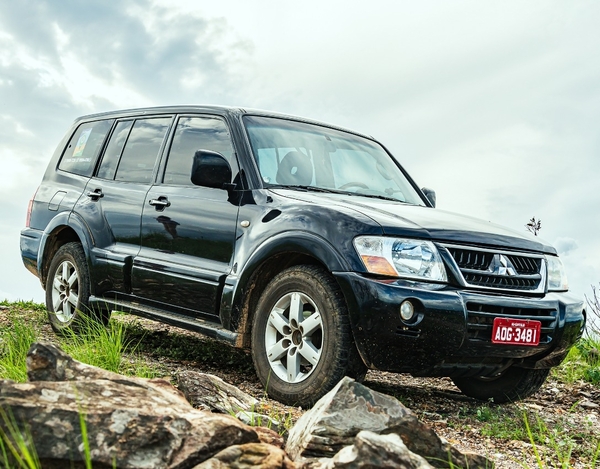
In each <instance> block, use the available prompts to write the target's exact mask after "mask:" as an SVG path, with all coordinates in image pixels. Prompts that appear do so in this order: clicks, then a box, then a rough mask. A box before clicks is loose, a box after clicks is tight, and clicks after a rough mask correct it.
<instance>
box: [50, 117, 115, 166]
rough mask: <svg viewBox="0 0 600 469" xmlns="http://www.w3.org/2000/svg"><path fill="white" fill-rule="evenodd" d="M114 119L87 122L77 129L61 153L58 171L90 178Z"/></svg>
mask: <svg viewBox="0 0 600 469" xmlns="http://www.w3.org/2000/svg"><path fill="white" fill-rule="evenodd" d="M113 122H114V119H110V120H102V121H95V122H87V123H85V124H81V125H80V126H79V127H77V130H76V131H75V133H74V134H73V136H72V137H71V140H69V144H68V145H67V148H66V149H65V152H64V153H63V156H62V158H61V160H60V163H59V165H58V169H60V170H61V171H66V172H68V173H74V174H79V175H80V176H91V175H92V173H93V172H94V166H95V165H96V159H97V158H98V155H99V153H100V150H101V148H102V145H103V144H104V140H106V136H107V134H108V131H109V130H110V128H111V127H112V124H113Z"/></svg>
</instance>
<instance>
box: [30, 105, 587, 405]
mask: <svg viewBox="0 0 600 469" xmlns="http://www.w3.org/2000/svg"><path fill="white" fill-rule="evenodd" d="M434 206H435V194H434V192H433V191H431V190H426V189H423V190H421V189H419V188H418V186H417V185H416V184H415V183H414V181H413V180H412V179H411V178H410V176H409V175H408V174H407V173H406V172H405V171H404V169H403V168H402V167H401V165H400V164H399V163H398V162H397V161H396V160H395V159H394V157H392V155H390V154H389V152H388V151H387V150H386V149H385V147H383V146H382V145H381V144H380V143H378V142H377V141H376V140H374V139H373V138H371V137H368V136H365V135H361V134H359V133H356V132H352V131H348V130H344V129H340V128H337V127H334V126H332V125H327V124H322V123H318V122H312V121H308V120H305V119H300V118H296V117H291V116H284V115H279V114H274V113H269V112H263V111H253V110H244V109H238V108H225V107H216V106H181V107H164V108H149V109H137V110H128V111H119V112H111V113H106V114H96V115H92V116H86V117H82V118H79V119H77V120H76V121H75V122H74V123H73V125H72V127H71V128H70V129H69V131H68V132H67V134H66V135H65V137H64V139H63V140H62V141H61V142H60V144H59V146H58V148H57V150H56V152H55V153H54V156H53V157H52V159H51V161H50V164H49V165H48V169H47V171H46V173H45V175H44V178H43V181H42V183H41V185H40V187H39V189H38V190H37V192H36V194H35V196H34V198H33V199H32V201H31V204H30V207H29V212H28V222H27V228H25V229H24V230H23V231H22V233H21V252H22V257H23V261H24V263H25V266H26V267H27V268H28V269H29V270H30V271H31V272H33V273H34V274H35V275H36V276H38V277H39V278H40V280H41V282H42V285H43V287H44V288H45V290H46V303H47V308H48V312H49V320H50V323H51V324H52V327H53V328H54V329H55V330H56V331H57V332H60V331H62V330H64V329H65V328H73V329H76V327H77V323H78V319H79V318H80V317H81V316H82V315H85V316H86V317H89V318H93V319H94V320H98V321H102V322H106V321H107V320H108V317H109V315H110V312H111V311H112V310H121V311H128V312H131V313H134V314H138V315H142V316H145V317H148V318H152V319H156V320H158V321H163V322H166V323H170V324H174V325H177V326H180V327H184V328H187V329H191V330H195V331H198V332H201V333H203V334H206V335H209V336H211V337H215V338H217V339H221V340H225V341H227V342H229V343H231V344H232V345H234V346H236V347H244V348H249V349H251V350H252V354H253V358H254V363H255V366H256V371H257V374H258V376H259V377H260V379H261V380H262V382H263V383H264V385H265V386H266V387H267V390H268V392H269V394H270V395H271V396H272V397H274V398H276V399H278V400H280V401H282V402H286V403H289V404H295V405H310V404H311V403H313V402H314V401H316V400H317V399H318V398H319V397H321V396H322V395H323V394H324V393H325V392H327V391H328V390H329V389H331V388H332V387H333V386H334V385H335V384H336V383H337V382H338V380H339V379H340V378H341V377H343V376H344V375H348V376H351V377H354V378H356V379H359V380H360V379H362V378H363V377H364V376H365V373H366V371H367V369H368V368H373V369H380V370H388V371H395V372H408V373H412V374H413V375H416V376H449V377H451V378H452V379H453V380H454V382H455V383H456V385H457V386H458V387H459V388H460V389H461V390H462V391H463V392H464V393H465V394H467V395H469V396H472V397H475V398H478V399H493V400H494V401H495V402H506V401H512V400H515V399H520V398H524V397H527V396H529V395H531V394H532V393H534V392H535V391H536V390H537V389H539V387H540V386H541V385H542V383H543V382H544V380H545V379H546V377H547V376H548V373H549V370H550V369H551V367H553V366H556V365H558V364H559V363H560V362H561V361H562V360H563V359H564V357H565V356H566V354H567V352H568V351H569V348H570V347H571V346H572V345H573V344H574V343H575V342H576V341H577V339H578V338H579V337H580V336H581V333H582V331H583V328H584V324H585V311H584V309H583V303H582V301H580V300H578V299H574V298H573V297H571V296H570V295H569V294H568V292H567V290H568V286H567V281H566V277H565V274H564V271H563V267H562V264H561V262H560V260H559V259H558V257H557V255H556V251H555V250H554V249H553V248H552V247H551V246H549V245H547V244H544V243H542V242H541V241H539V240H538V239H537V238H534V237H533V236H529V235H526V234H525V233H518V232H515V231H511V230H508V229H505V228H502V227H499V226H496V225H493V224H491V223H487V222H483V221H479V220H476V219H473V218H469V217H465V216H461V215H456V214H452V213H448V212H444V211H441V210H438V209H435V208H434Z"/></svg>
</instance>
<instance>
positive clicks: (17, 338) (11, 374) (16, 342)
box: [0, 314, 38, 382]
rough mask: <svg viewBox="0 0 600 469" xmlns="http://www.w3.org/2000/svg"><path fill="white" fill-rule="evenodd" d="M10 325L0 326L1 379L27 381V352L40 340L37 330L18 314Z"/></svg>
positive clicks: (10, 319) (14, 315) (13, 315)
mask: <svg viewBox="0 0 600 469" xmlns="http://www.w3.org/2000/svg"><path fill="white" fill-rule="evenodd" d="M9 321H10V323H9V324H8V325H0V377H1V378H5V379H12V380H14V381H18V382H24V381H26V380H27V367H26V364H25V359H26V357H27V351H28V350H29V347H30V346H31V344H32V343H33V342H35V341H36V340H37V339H38V331H37V330H36V328H35V327H34V326H33V325H32V324H30V323H28V322H25V321H24V320H23V318H22V317H19V316H18V315H16V314H9Z"/></svg>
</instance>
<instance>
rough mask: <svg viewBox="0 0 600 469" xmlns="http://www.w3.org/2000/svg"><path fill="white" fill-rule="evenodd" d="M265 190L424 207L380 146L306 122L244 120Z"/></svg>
mask: <svg viewBox="0 0 600 469" xmlns="http://www.w3.org/2000/svg"><path fill="white" fill-rule="evenodd" d="M244 123H245V125H246V129H247V131H248V136H249V138H250V144H251V146H252V151H253V152H254V158H255V159H256V163H257V165H258V168H259V170H260V174H261V177H262V179H263V182H264V183H265V187H289V188H296V189H303V190H315V191H324V192H339V193H344V194H351V195H361V196H366V197H377V198H385V199H391V200H396V201H399V202H404V203H409V204H413V205H424V203H423V201H422V199H421V198H420V197H419V195H418V194H417V192H416V191H415V189H414V188H413V186H412V185H411V184H410V182H409V181H408V180H407V179H406V177H405V176H404V174H403V173H402V171H401V170H400V168H399V167H398V166H397V165H396V163H395V162H394V161H393V160H392V157H391V156H390V155H389V154H388V153H387V152H386V151H385V150H384V149H383V148H382V147H381V146H380V145H378V144H377V143H376V142H373V141H372V140H369V139H366V138H362V137H360V136H357V135H353V134H350V133H346V132H342V131H338V130H334V129H329V128H326V127H321V126H318V125H312V124H306V123H302V122H296V121H290V120H284V119H277V118H271V117H257V116H245V117H244Z"/></svg>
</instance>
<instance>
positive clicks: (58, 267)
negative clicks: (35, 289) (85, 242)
mask: <svg viewBox="0 0 600 469" xmlns="http://www.w3.org/2000/svg"><path fill="white" fill-rule="evenodd" d="M89 298H90V274H89V270H88V266H87V262H86V258H85V253H84V252H83V248H82V246H81V244H79V243H67V244H65V245H63V246H61V247H60V249H59V250H58V251H56V254H55V255H54V257H53V258H52V262H51V263H50V268H49V269H48V277H47V279H46V309H47V310H48V319H49V321H50V325H51V326H52V329H54V331H55V332H57V333H64V332H66V330H67V329H69V330H76V329H77V326H78V325H79V324H80V323H81V320H82V319H88V318H89V319H91V320H93V321H99V322H101V323H102V324H107V323H108V314H107V313H103V312H99V311H98V312H96V311H92V310H90V308H89V306H88V300H89ZM84 316H85V318H84Z"/></svg>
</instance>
